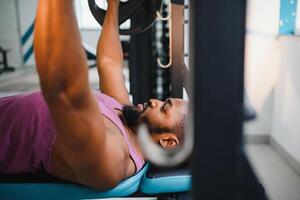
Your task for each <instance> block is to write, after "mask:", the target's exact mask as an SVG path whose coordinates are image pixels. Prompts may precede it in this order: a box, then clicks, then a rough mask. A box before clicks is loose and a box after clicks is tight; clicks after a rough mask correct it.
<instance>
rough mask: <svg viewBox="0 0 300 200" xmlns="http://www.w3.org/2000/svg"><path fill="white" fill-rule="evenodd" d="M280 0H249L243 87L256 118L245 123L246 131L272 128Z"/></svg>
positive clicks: (263, 131)
mask: <svg viewBox="0 0 300 200" xmlns="http://www.w3.org/2000/svg"><path fill="white" fill-rule="evenodd" d="M279 3H280V1H279V0H264V1H262V0H249V1H248V5H247V23H246V24H247V25H246V29H247V34H246V49H245V88H246V91H247V93H248V96H249V100H250V102H251V103H252V105H253V106H254V108H255V110H256V111H257V114H258V115H257V119H255V120H254V121H251V122H248V123H246V124H245V132H246V134H248V135H269V134H270V132H271V122H272V109H273V99H274V98H273V92H274V85H275V82H276V79H277V72H278V47H277V45H278V43H277V40H276V34H277V32H278V27H279Z"/></svg>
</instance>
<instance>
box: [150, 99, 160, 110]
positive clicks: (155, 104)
mask: <svg viewBox="0 0 300 200" xmlns="http://www.w3.org/2000/svg"><path fill="white" fill-rule="evenodd" d="M158 105H159V101H158V100H156V99H150V100H149V106H150V108H155V107H157V106H158Z"/></svg>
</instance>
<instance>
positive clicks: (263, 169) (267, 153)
mask: <svg viewBox="0 0 300 200" xmlns="http://www.w3.org/2000/svg"><path fill="white" fill-rule="evenodd" d="M125 78H126V79H127V80H128V73H127V72H126V71H125ZM89 80H90V86H91V88H92V89H94V90H98V88H99V86H98V81H99V80H98V74H97V69H96V68H92V69H90V70H89ZM38 89H39V82H38V77H37V74H36V72H35V68H34V67H26V68H25V67H24V68H23V69H22V70H17V72H15V73H7V74H1V75H0V97H1V96H7V95H10V94H16V93H22V92H26V91H34V90H38ZM246 150H247V152H248V155H249V158H250V160H251V163H252V165H253V167H254V169H255V171H256V173H257V175H258V176H259V178H260V180H261V182H262V184H263V185H264V186H265V189H266V191H267V193H268V196H269V198H270V199H271V200H300V176H299V175H298V174H297V173H296V172H295V171H294V170H293V169H292V168H290V167H289V165H288V164H287V163H286V162H285V161H284V160H283V159H282V158H281V157H280V155H279V154H278V153H277V152H276V150H275V149H274V148H273V147H272V146H271V145H269V144H255V143H254V144H253V143H249V144H247V145H246ZM136 199H139V200H141V199H143V200H151V199H156V198H136Z"/></svg>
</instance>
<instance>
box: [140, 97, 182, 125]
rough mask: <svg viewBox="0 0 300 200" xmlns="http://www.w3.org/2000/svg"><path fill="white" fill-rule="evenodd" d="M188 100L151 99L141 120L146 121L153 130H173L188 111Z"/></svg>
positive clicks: (144, 107)
mask: <svg viewBox="0 0 300 200" xmlns="http://www.w3.org/2000/svg"><path fill="white" fill-rule="evenodd" d="M187 104H188V103H187V102H186V101H184V100H182V99H177V98H169V99H167V100H165V101H164V102H163V101H160V100H157V99H150V100H149V101H148V103H147V104H146V105H144V106H141V105H138V107H139V108H143V111H142V113H141V115H140V120H139V121H140V122H145V123H146V124H147V125H148V126H149V129H150V131H151V130H154V131H155V130H173V129H174V127H175V126H176V125H177V124H178V123H179V122H181V121H182V119H183V117H184V115H186V113H187Z"/></svg>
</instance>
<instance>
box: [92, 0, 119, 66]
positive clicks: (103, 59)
mask: <svg viewBox="0 0 300 200" xmlns="http://www.w3.org/2000/svg"><path fill="white" fill-rule="evenodd" d="M118 4H119V1H118V0H109V1H108V9H107V13H106V16H105V20H104V24H103V28H102V32H101V36H100V39H99V41H98V46H97V64H98V67H100V68H101V67H105V66H106V65H109V66H116V67H122V65H123V51H122V46H121V41H120V36H119V22H118V7H119V5H118Z"/></svg>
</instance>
